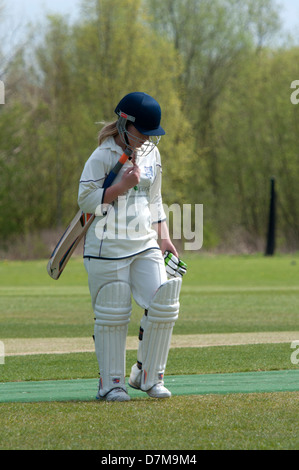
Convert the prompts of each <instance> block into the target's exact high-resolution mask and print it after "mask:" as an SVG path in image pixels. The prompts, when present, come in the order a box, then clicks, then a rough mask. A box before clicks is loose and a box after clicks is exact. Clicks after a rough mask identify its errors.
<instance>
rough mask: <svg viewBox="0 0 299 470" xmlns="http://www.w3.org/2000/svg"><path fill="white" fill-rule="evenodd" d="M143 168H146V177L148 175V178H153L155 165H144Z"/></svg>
mask: <svg viewBox="0 0 299 470" xmlns="http://www.w3.org/2000/svg"><path fill="white" fill-rule="evenodd" d="M143 169H144V173H145V174H146V177H147V178H148V179H152V178H153V176H154V169H153V167H152V166H144V167H143Z"/></svg>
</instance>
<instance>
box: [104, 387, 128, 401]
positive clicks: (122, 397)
mask: <svg viewBox="0 0 299 470" xmlns="http://www.w3.org/2000/svg"><path fill="white" fill-rule="evenodd" d="M96 398H97V400H103V401H129V400H130V399H131V398H130V397H129V395H128V394H127V392H126V391H125V390H124V389H123V388H120V387H117V388H113V389H112V390H110V392H108V393H107V394H106V395H104V396H103V397H102V396H101V395H100V391H98V394H97V396H96Z"/></svg>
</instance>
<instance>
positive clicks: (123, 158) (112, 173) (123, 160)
mask: <svg viewBox="0 0 299 470" xmlns="http://www.w3.org/2000/svg"><path fill="white" fill-rule="evenodd" d="M131 153H132V152H131V151H130V149H126V150H125V152H124V153H123V154H122V156H121V157H120V159H119V160H118V162H117V163H116V165H115V166H114V168H112V170H111V171H110V173H109V175H108V176H107V178H106V179H105V181H104V184H103V188H104V189H106V188H109V186H111V184H112V183H113V181H114V180H115V178H116V176H117V174H118V173H119V171H120V169H121V168H122V166H123V165H124V164H125V163H126V161H127V160H128V158H129V157H130V156H131Z"/></svg>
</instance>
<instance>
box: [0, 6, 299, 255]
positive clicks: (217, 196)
mask: <svg viewBox="0 0 299 470" xmlns="http://www.w3.org/2000/svg"><path fill="white" fill-rule="evenodd" d="M1 15H2V19H3V18H4V16H5V10H4V12H3V11H2V10H1V9H0V21H1ZM280 31H281V30H280V22H279V9H278V7H277V6H276V5H275V4H274V3H273V1H272V0H244V1H242V2H240V1H239V0H213V1H212V2H211V1H210V0H193V1H188V0H163V2H161V1H158V0H82V2H81V15H80V19H78V20H77V21H76V22H74V23H71V24H70V23H69V21H68V19H67V18H64V17H62V16H60V15H55V16H49V17H48V18H47V21H46V23H45V24H44V25H43V28H42V30H38V28H37V26H35V27H34V28H33V27H31V29H29V30H28V40H27V42H26V45H23V46H21V45H20V46H19V47H17V48H15V51H14V54H13V55H12V56H10V57H9V60H8V59H7V57H6V56H5V51H4V50H1V45H0V79H1V80H2V81H3V82H4V83H5V104H4V105H1V106H0V141H1V146H0V209H1V210H0V239H1V240H2V244H4V243H5V242H7V240H9V239H10V238H11V237H12V236H14V235H18V234H24V233H31V232H37V231H39V230H42V229H47V228H48V229H49V228H55V227H56V228H60V227H63V226H65V225H66V224H67V223H68V222H69V221H70V220H71V218H72V216H73V215H74V214H75V213H76V211H77V192H78V181H79V178H80V175H81V172H82V169H83V166H84V163H85V161H86V160H87V158H88V157H89V155H90V154H91V153H92V151H93V150H94V149H95V147H96V146H97V134H98V132H99V130H100V128H101V125H100V124H99V123H101V122H110V121H111V120H114V119H115V115H114V113H113V110H114V108H115V106H116V104H117V103H118V102H119V100H120V99H121V98H122V96H123V95H124V94H126V93H129V92H131V91H145V92H146V93H149V94H151V95H152V96H154V97H155V98H156V99H157V100H158V101H159V103H160V104H161V107H162V125H163V127H164V128H165V129H166V132H167V135H166V136H165V137H164V138H162V140H161V143H160V145H159V148H160V152H161V155H162V162H163V198H164V202H165V203H167V204H169V205H170V204H173V203H179V204H203V207H204V246H203V247H204V248H206V249H211V248H219V249H224V250H225V249H227V250H228V249H232V248H236V247H237V246H238V247H241V246H244V247H246V248H247V249H251V250H261V249H263V248H264V245H265V243H266V241H265V236H266V232H267V218H268V211H269V194H270V179H271V178H272V177H275V180H276V187H277V245H278V247H279V248H281V249H283V250H296V249H298V247H299V242H298V240H299V217H298V215H299V214H298V212H299V194H298V191H297V183H298V180H299V165H298V163H299V155H298V125H299V106H298V107H297V106H296V105H294V104H293V103H292V102H291V100H290V97H291V93H292V92H293V91H294V90H292V89H291V83H292V82H293V81H294V80H296V79H298V80H299V76H298V68H297V63H298V60H299V48H298V47H296V46H292V44H291V43H290V42H288V41H287V42H285V43H284V44H283V45H282V44H280V45H279V46H277V45H276V46H273V40H274V38H275V37H277V36H278V35H279V34H280ZM96 123H97V124H96Z"/></svg>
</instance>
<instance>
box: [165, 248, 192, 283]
mask: <svg viewBox="0 0 299 470" xmlns="http://www.w3.org/2000/svg"><path fill="white" fill-rule="evenodd" d="M164 262H165V267H166V272H167V275H168V276H169V277H183V275H184V274H186V272H187V264H186V263H184V261H182V260H180V259H179V258H177V257H176V256H175V255H174V254H173V253H171V252H170V251H165V253H164Z"/></svg>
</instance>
